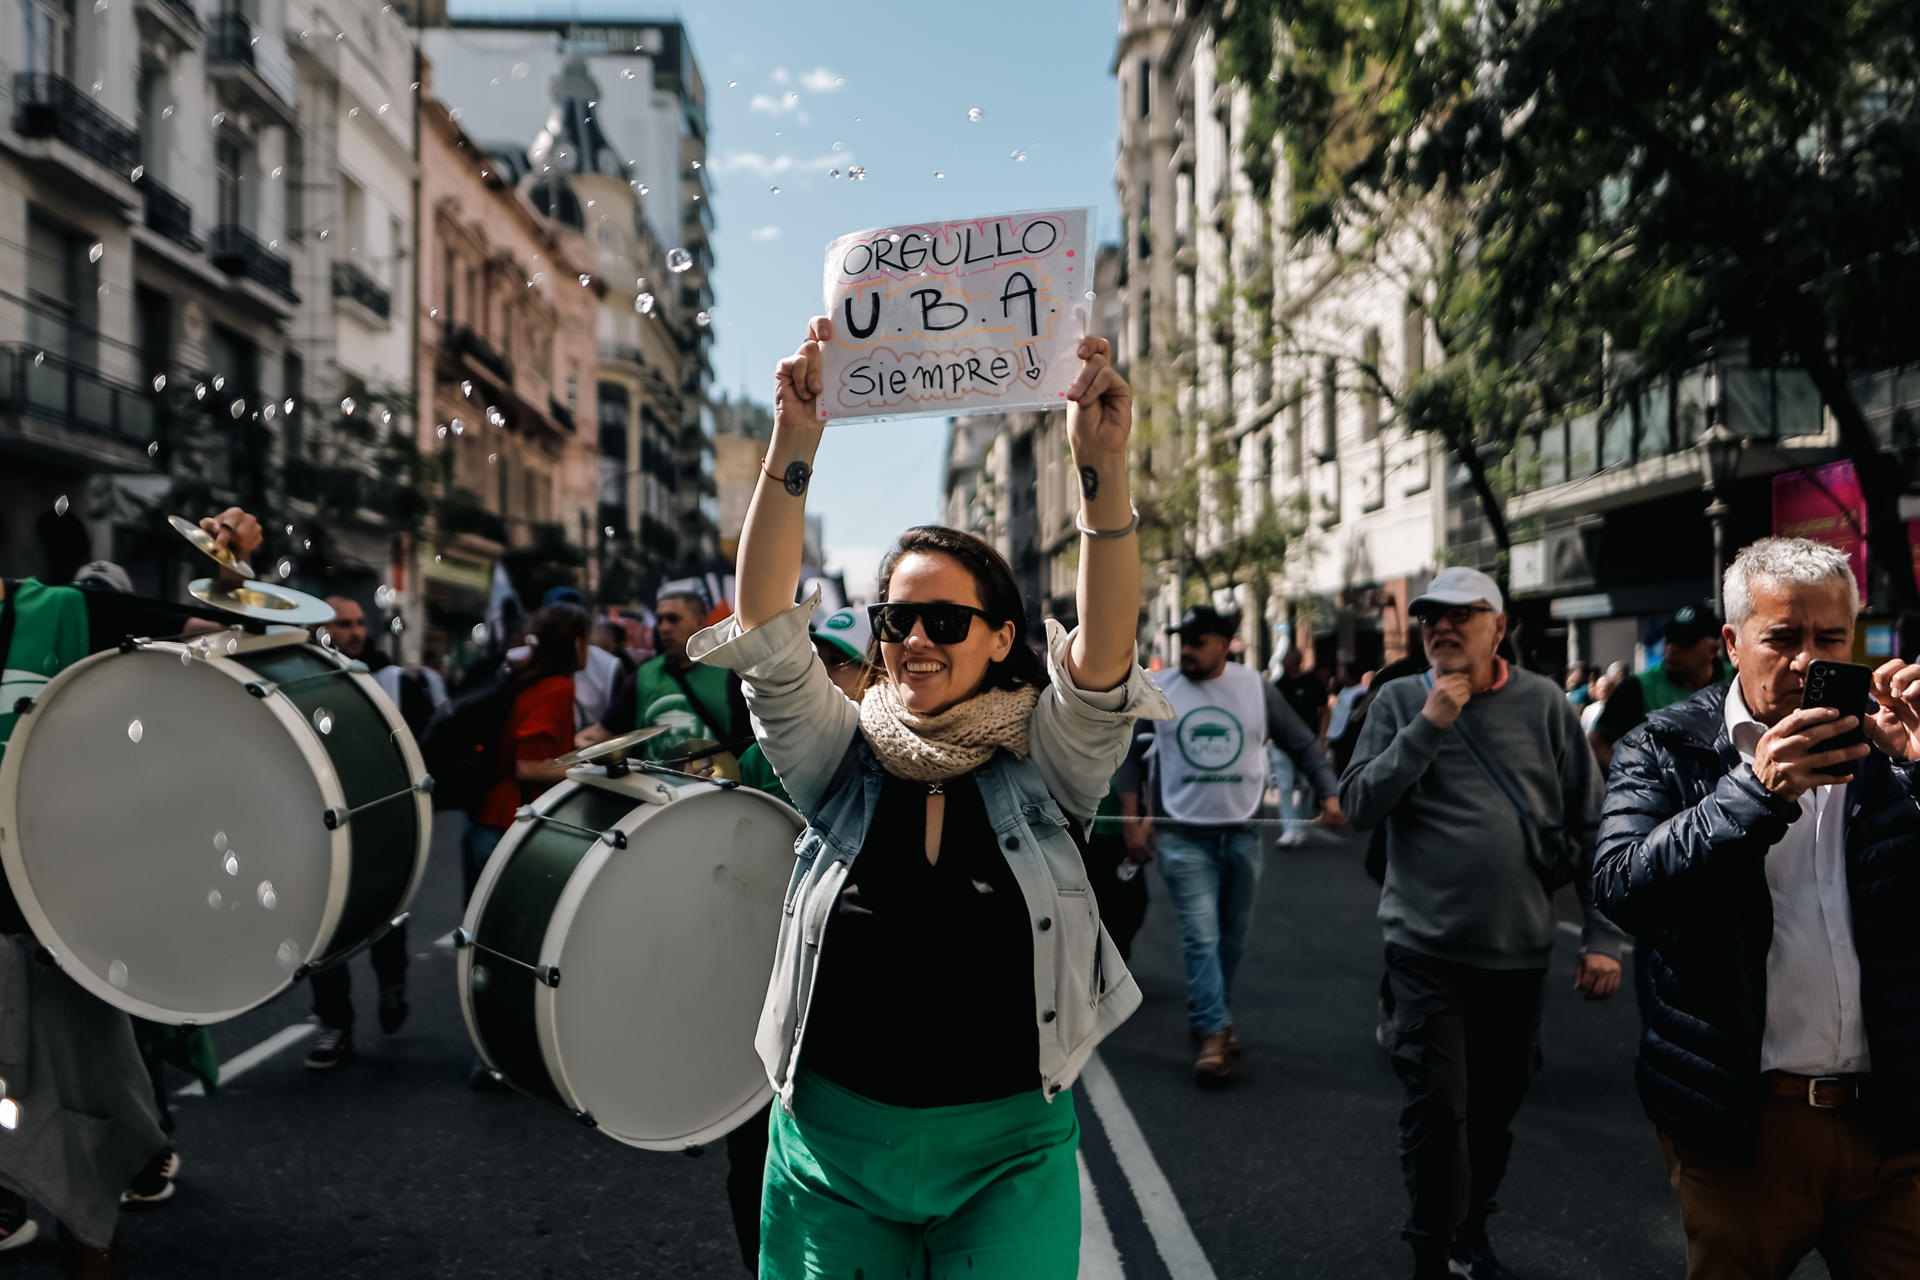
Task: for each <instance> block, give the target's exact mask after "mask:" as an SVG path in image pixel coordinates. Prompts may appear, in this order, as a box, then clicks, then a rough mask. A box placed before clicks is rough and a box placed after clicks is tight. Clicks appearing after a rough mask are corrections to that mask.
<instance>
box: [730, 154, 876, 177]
mask: <svg viewBox="0 0 1920 1280" xmlns="http://www.w3.org/2000/svg"><path fill="white" fill-rule="evenodd" d="M852 163H853V156H852V154H851V153H849V152H846V151H833V152H829V153H827V154H826V155H819V156H802V155H795V154H793V153H791V152H789V153H787V154H785V155H777V156H769V155H762V154H761V153H760V152H758V151H729V152H727V153H725V154H724V155H722V156H721V157H720V158H719V159H717V160H713V161H709V162H708V165H707V167H708V168H710V169H712V170H713V171H714V172H715V173H751V174H753V175H754V176H756V177H759V178H775V177H779V176H780V175H781V174H783V173H814V174H821V175H824V174H825V173H826V172H827V170H829V169H838V170H840V171H841V172H842V173H845V172H846V170H847V166H848V165H849V164H852Z"/></svg>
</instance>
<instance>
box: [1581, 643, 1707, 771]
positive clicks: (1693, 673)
mask: <svg viewBox="0 0 1920 1280" xmlns="http://www.w3.org/2000/svg"><path fill="white" fill-rule="evenodd" d="M1666 639H1667V643H1666V649H1665V652H1663V653H1662V654H1661V657H1660V662H1659V663H1658V664H1657V665H1655V666H1652V667H1648V668H1647V669H1646V670H1645V671H1642V672H1640V673H1639V674H1638V675H1636V676H1634V677H1632V678H1631V679H1628V680H1622V681H1621V682H1620V683H1619V684H1618V685H1617V686H1616V687H1615V688H1614V691H1613V693H1612V695H1611V696H1609V697H1608V698H1607V706H1606V710H1604V711H1602V712H1601V713H1600V719H1599V720H1598V721H1596V722H1595V723H1594V726H1593V732H1592V733H1589V734H1588V735H1587V741H1589V742H1591V743H1592V744H1593V754H1594V755H1595V756H1597V757H1599V760H1600V767H1601V769H1603V770H1604V769H1606V768H1607V767H1608V766H1609V765H1611V764H1612V763H1613V744H1614V743H1616V742H1618V741H1620V739H1622V738H1624V737H1626V736H1627V730H1629V729H1631V728H1633V727H1634V726H1635V725H1637V724H1639V723H1640V722H1641V721H1642V720H1645V719H1646V718H1647V717H1648V716H1649V715H1651V714H1652V713H1653V712H1655V711H1659V710H1662V709H1663V708H1666V707H1671V706H1673V705H1674V704H1675V703H1678V702H1685V701H1686V700H1687V699H1688V698H1691V697H1692V696H1693V695H1694V694H1696V693H1698V692H1700V690H1702V689H1704V688H1706V687H1707V686H1708V685H1710V684H1714V683H1717V682H1720V681H1722V680H1724V679H1725V678H1726V677H1725V675H1724V674H1723V668H1722V667H1721V665H1720V653H1721V650H1722V648H1723V647H1724V642H1723V641H1722V640H1721V638H1720V619H1718V618H1716V617H1714V616H1713V613H1712V611H1711V610H1708V609H1697V608H1695V607H1694V606H1693V605H1684V606H1682V607H1681V608H1679V609H1677V610H1675V611H1674V615H1673V616H1672V617H1671V618H1669V619H1667V635H1666Z"/></svg>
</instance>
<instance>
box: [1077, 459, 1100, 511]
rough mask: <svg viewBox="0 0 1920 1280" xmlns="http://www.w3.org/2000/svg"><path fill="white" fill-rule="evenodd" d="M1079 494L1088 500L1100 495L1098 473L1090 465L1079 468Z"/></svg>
mask: <svg viewBox="0 0 1920 1280" xmlns="http://www.w3.org/2000/svg"><path fill="white" fill-rule="evenodd" d="M1080 496H1081V497H1083V498H1085V499H1086V500H1087V501H1088V502H1092V501H1093V500H1094V499H1095V498H1097V497H1099V496H1100V473H1099V472H1098V471H1095V470H1094V469H1093V468H1092V467H1082V468H1080Z"/></svg>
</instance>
